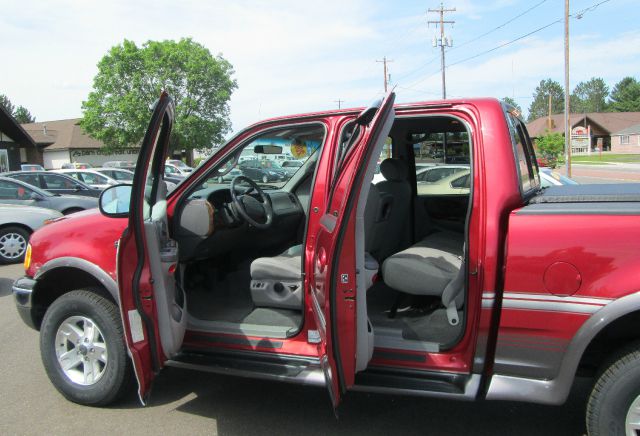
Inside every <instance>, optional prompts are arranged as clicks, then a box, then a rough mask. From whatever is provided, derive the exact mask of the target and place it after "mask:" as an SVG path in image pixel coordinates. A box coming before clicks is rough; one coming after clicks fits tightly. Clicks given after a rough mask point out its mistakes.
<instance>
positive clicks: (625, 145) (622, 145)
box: [611, 124, 640, 154]
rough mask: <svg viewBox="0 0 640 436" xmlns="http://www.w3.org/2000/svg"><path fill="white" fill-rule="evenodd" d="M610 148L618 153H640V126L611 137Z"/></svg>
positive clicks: (637, 125) (621, 131)
mask: <svg viewBox="0 0 640 436" xmlns="http://www.w3.org/2000/svg"><path fill="white" fill-rule="evenodd" d="M611 148H612V149H614V150H616V151H617V152H618V153H633V154H636V153H640V124H636V125H634V126H631V127H628V128H626V129H622V130H620V131H618V132H616V133H614V134H613V135H611Z"/></svg>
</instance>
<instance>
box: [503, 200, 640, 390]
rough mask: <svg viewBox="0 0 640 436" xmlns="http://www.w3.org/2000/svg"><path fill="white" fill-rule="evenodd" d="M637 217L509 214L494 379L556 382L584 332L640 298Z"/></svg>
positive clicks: (639, 243)
mask: <svg viewBox="0 0 640 436" xmlns="http://www.w3.org/2000/svg"><path fill="white" fill-rule="evenodd" d="M638 218H639V217H637V216H625V215H606V214H603V215H528V214H526V213H522V210H520V211H515V212H513V213H512V214H511V216H510V219H509V228H508V236H507V243H506V267H505V278H504V293H503V299H502V313H501V319H500V328H499V333H498V340H497V347H496V355H495V372H496V373H501V374H506V375H514V376H522V377H530V378H538V379H552V378H554V377H555V376H556V375H557V374H558V371H559V368H560V364H561V363H562V359H563V357H564V353H565V352H566V350H567V347H568V345H569V342H570V341H571V340H572V339H573V338H574V336H575V335H576V333H577V332H578V330H579V329H580V327H582V325H583V324H584V323H585V322H586V321H587V320H588V319H589V318H591V317H592V316H594V314H596V313H597V311H598V310H599V309H601V308H603V307H605V306H606V305H607V304H609V303H611V302H612V301H615V300H616V299H619V298H621V297H623V296H625V295H628V294H631V293H633V292H636V291H638V289H639V288H640V256H638V247H639V246H640V226H638Z"/></svg>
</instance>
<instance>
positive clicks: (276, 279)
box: [250, 185, 386, 310]
mask: <svg viewBox="0 0 640 436" xmlns="http://www.w3.org/2000/svg"><path fill="white" fill-rule="evenodd" d="M379 197H380V194H379V192H378V190H377V189H376V186H375V185H371V187H370V189H369V195H368V197H367V205H366V208H365V215H364V232H365V244H367V245H366V246H365V249H366V250H369V245H370V244H371V243H372V242H373V239H372V238H370V237H369V236H370V235H372V234H373V233H375V232H374V229H373V227H374V226H375V225H380V224H381V223H385V222H386V217H384V216H382V215H381V213H382V212H381V211H380V207H381V205H380V198H379ZM365 270H366V274H367V277H368V279H367V283H369V282H371V281H372V278H373V276H374V275H375V274H376V273H377V272H378V262H377V261H376V260H375V259H373V258H372V257H371V256H370V255H366V256H365ZM250 273H251V298H252V300H253V304H255V305H256V306H258V307H275V308H284V309H298V310H302V245H294V246H293V247H291V248H289V249H288V250H287V251H285V252H284V253H281V254H279V255H277V256H273V257H259V258H257V259H256V260H254V261H253V262H251V268H250Z"/></svg>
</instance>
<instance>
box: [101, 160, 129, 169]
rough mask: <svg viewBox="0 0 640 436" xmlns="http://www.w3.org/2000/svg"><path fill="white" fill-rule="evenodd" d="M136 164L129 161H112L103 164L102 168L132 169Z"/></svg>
mask: <svg viewBox="0 0 640 436" xmlns="http://www.w3.org/2000/svg"><path fill="white" fill-rule="evenodd" d="M134 166H135V162H131V161H129V160H110V161H107V162H105V163H103V164H102V168H132V167H134Z"/></svg>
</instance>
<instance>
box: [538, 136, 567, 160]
mask: <svg viewBox="0 0 640 436" xmlns="http://www.w3.org/2000/svg"><path fill="white" fill-rule="evenodd" d="M536 148H537V150H538V155H539V156H540V157H542V158H543V159H544V160H546V161H547V164H548V165H549V166H550V167H551V168H555V167H556V164H557V162H558V158H559V157H560V156H562V153H563V152H564V136H563V135H562V133H558V132H555V133H551V132H549V131H547V132H546V133H545V134H544V135H543V136H541V137H539V138H538V139H537V141H536Z"/></svg>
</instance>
